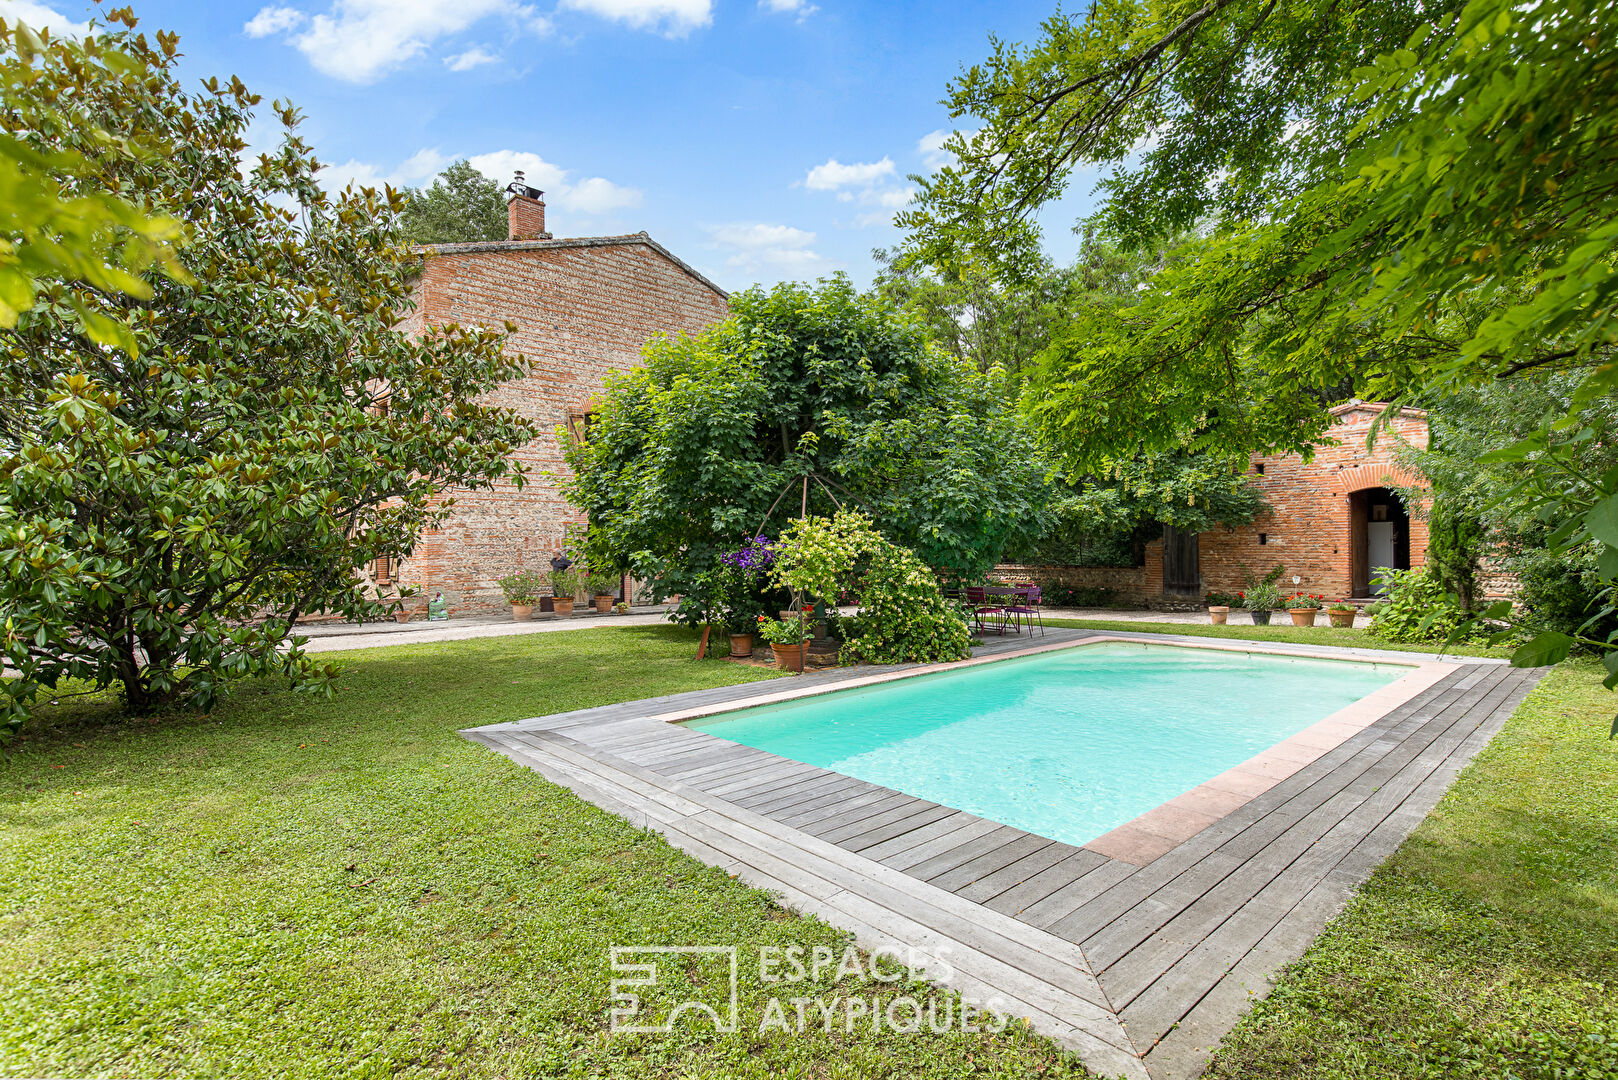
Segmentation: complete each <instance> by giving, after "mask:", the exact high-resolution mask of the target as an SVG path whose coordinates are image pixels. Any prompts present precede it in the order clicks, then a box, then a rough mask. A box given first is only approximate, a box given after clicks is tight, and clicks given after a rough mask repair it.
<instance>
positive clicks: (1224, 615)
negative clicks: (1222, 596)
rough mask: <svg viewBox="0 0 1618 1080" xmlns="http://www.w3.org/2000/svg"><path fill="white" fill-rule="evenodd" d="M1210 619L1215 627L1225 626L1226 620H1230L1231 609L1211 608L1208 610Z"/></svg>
mask: <svg viewBox="0 0 1618 1080" xmlns="http://www.w3.org/2000/svg"><path fill="white" fill-rule="evenodd" d="M1208 618H1209V619H1210V620H1212V622H1213V624H1214V625H1215V626H1224V625H1225V620H1226V619H1229V618H1230V608H1228V607H1211V608H1209V609H1208Z"/></svg>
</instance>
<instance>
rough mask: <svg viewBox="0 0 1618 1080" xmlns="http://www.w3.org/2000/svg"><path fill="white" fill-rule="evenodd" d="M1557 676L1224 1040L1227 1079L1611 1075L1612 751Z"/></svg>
mask: <svg viewBox="0 0 1618 1080" xmlns="http://www.w3.org/2000/svg"><path fill="white" fill-rule="evenodd" d="M1600 673H1601V669H1600V666H1599V665H1598V664H1596V663H1595V662H1594V661H1593V660H1588V659H1585V660H1574V661H1570V662H1569V663H1567V664H1564V665H1563V666H1561V667H1560V668H1558V669H1556V670H1555V671H1553V672H1551V673H1550V674H1549V675H1548V676H1547V677H1546V678H1545V679H1544V681H1542V682H1541V683H1540V685H1539V687H1538V688H1537V689H1536V690H1535V691H1534V692H1533V694H1532V695H1531V696H1530V697H1529V698H1528V700H1527V701H1526V702H1525V703H1524V704H1523V706H1522V707H1521V708H1519V709H1518V710H1517V712H1516V714H1515V715H1514V716H1513V717H1512V719H1511V720H1510V721H1509V722H1508V723H1507V725H1506V727H1505V729H1504V730H1503V731H1502V732H1501V733H1500V734H1499V735H1498V736H1496V737H1495V739H1494V740H1493V742H1491V743H1490V744H1489V746H1488V747H1486V748H1485V749H1484V751H1483V752H1482V753H1481V754H1480V755H1479V756H1478V757H1477V759H1476V760H1475V761H1474V762H1473V764H1472V765H1471V766H1470V767H1469V768H1468V769H1467V770H1466V771H1465V772H1464V773H1463V774H1462V775H1461V777H1460V778H1459V779H1458V780H1457V781H1456V783H1455V786H1454V787H1453V788H1451V790H1450V792H1449V794H1448V795H1446V796H1445V798H1444V800H1443V801H1442V802H1441V803H1440V804H1439V806H1438V807H1437V809H1436V810H1434V812H1433V813H1432V814H1431V815H1430V816H1429V817H1428V818H1427V820H1426V821H1424V822H1423V823H1422V824H1421V825H1420V826H1419V827H1418V828H1417V830H1416V832H1415V833H1414V834H1413V835H1412V836H1411V837H1410V839H1409V840H1408V841H1407V842H1406V843H1405V844H1404V846H1403V847H1402V848H1400V849H1399V851H1398V853H1397V854H1396V855H1394V856H1393V858H1392V859H1390V860H1389V861H1388V862H1387V863H1386V864H1384V865H1383V867H1382V868H1381V869H1380V870H1378V871H1377V873H1376V874H1375V875H1374V876H1373V877H1372V878H1371V880H1370V881H1369V883H1367V884H1366V886H1365V887H1364V888H1362V889H1361V890H1360V892H1359V894H1358V895H1357V896H1356V897H1355V899H1354V900H1353V901H1352V902H1351V903H1350V904H1349V906H1348V908H1347V910H1346V911H1345V912H1344V914H1343V915H1342V916H1341V917H1340V918H1339V919H1337V920H1336V921H1335V922H1334V923H1333V924H1332V925H1331V926H1330V927H1329V928H1328V930H1327V931H1326V933H1325V934H1324V935H1322V936H1321V937H1320V939H1319V940H1317V941H1316V943H1315V945H1314V946H1313V947H1312V948H1311V949H1310V950H1309V952H1308V953H1307V954H1306V955H1305V956H1304V957H1303V959H1302V960H1300V961H1299V962H1298V963H1297V964H1296V965H1294V966H1293V968H1292V969H1291V970H1289V971H1288V972H1287V974H1286V975H1285V976H1284V977H1283V978H1282V979H1281V980H1280V982H1279V984H1278V985H1277V986H1276V988H1275V990H1274V992H1273V993H1272V994H1271V995H1270V997H1269V998H1268V999H1267V1000H1266V1001H1264V1002H1263V1003H1261V1004H1260V1005H1259V1006H1258V1007H1257V1008H1256V1009H1255V1010H1254V1011H1253V1012H1252V1013H1251V1014H1250V1015H1249V1016H1248V1017H1247V1018H1246V1019H1244V1020H1243V1021H1242V1022H1241V1023H1240V1024H1239V1025H1238V1026H1237V1028H1236V1029H1235V1030H1234V1031H1233V1032H1232V1033H1231V1035H1230V1036H1229V1037H1227V1039H1226V1040H1225V1045H1224V1048H1223V1049H1222V1050H1221V1051H1220V1052H1219V1053H1218V1055H1217V1056H1216V1058H1215V1063H1214V1066H1213V1067H1212V1069H1211V1070H1210V1072H1209V1075H1210V1076H1211V1077H1216V1078H1221V1080H1235V1078H1241V1080H1281V1078H1283V1077H1285V1078H1288V1080H1290V1078H1293V1077H1300V1076H1308V1077H1331V1078H1355V1080H1359V1078H1364V1080H1373V1078H1374V1080H1387V1078H1406V1077H1409V1078H1416V1077H1421V1078H1428V1077H1444V1078H1449V1077H1455V1078H1463V1077H1477V1078H1485V1077H1487V1078H1494V1077H1502V1078H1507V1077H1509V1078H1519V1080H1573V1078H1579V1080H1610V1078H1614V1077H1618V742H1611V741H1608V740H1607V732H1608V728H1609V726H1610V724H1611V720H1612V714H1613V711H1614V709H1615V707H1618V706H1615V704H1614V702H1615V699H1614V695H1612V694H1611V693H1608V692H1607V691H1605V690H1603V689H1602V687H1601V685H1600V678H1601V674H1600Z"/></svg>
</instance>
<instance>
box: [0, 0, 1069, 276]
mask: <svg viewBox="0 0 1618 1080" xmlns="http://www.w3.org/2000/svg"><path fill="white" fill-rule="evenodd" d="M134 2H135V10H136V14H137V15H139V16H140V18H141V20H142V26H143V28H146V29H155V28H158V27H162V28H167V29H171V30H175V31H178V32H179V34H180V36H181V48H182V50H183V52H184V53H185V60H184V65H183V68H182V72H183V74H185V75H187V76H192V77H197V78H201V77H204V76H207V75H214V74H217V75H221V76H224V75H230V74H237V75H240V76H241V77H242V78H243V80H244V81H246V82H247V84H248V85H249V86H251V87H252V88H253V89H254V90H256V91H258V92H259V93H261V94H263V95H264V97H265V101H266V108H265V109H264V110H263V112H264V113H265V114H266V115H268V109H267V104H268V102H269V101H270V100H271V99H274V98H277V97H285V98H290V99H292V100H293V101H294V102H296V103H297V104H298V105H299V106H301V107H302V109H303V111H304V113H305V114H306V116H307V118H308V119H307V122H306V124H305V127H304V134H305V137H306V138H307V139H308V140H309V141H310V142H311V143H312V144H313V145H314V146H315V148H316V150H317V152H318V153H319V155H320V156H321V158H322V160H324V161H326V162H329V163H331V165H332V169H331V178H332V179H334V180H338V181H341V180H344V179H348V178H353V179H359V180H363V181H367V182H378V181H382V180H388V181H391V182H394V183H410V184H419V183H422V182H424V181H426V180H428V179H429V178H430V177H431V176H432V175H433V174H434V173H435V172H436V171H437V169H438V168H441V167H442V166H443V165H444V164H447V163H448V162H450V161H452V160H454V159H456V158H459V157H469V158H472V159H473V162H474V164H476V165H478V166H479V168H480V169H483V170H484V171H485V172H489V173H490V174H491V175H493V176H494V177H495V178H496V179H498V180H499V181H500V182H501V183H502V184H504V183H505V182H506V181H507V180H509V179H510V171H511V169H513V168H517V167H526V170H527V172H528V179H529V182H530V183H533V184H535V185H536V186H538V187H541V188H544V189H545V190H546V192H547V194H546V203H547V216H548V224H549V227H550V229H551V231H552V232H553V233H554V234H556V235H558V236H596V235H604V234H610V233H620V232H637V231H639V230H641V229H645V230H646V231H647V232H649V233H651V234H652V236H654V237H656V238H657V239H658V240H660V241H662V242H663V243H664V244H665V245H666V246H668V247H669V248H670V249H672V250H673V251H674V252H675V253H676V254H678V255H680V256H681V257H682V258H684V259H685V260H687V261H688V262H690V263H692V264H693V265H694V266H696V267H697V268H698V269H700V270H702V271H703V272H704V273H707V274H708V275H709V276H711V277H713V278H714V279H715V280H716V281H718V282H719V283H720V284H721V285H724V286H725V287H727V288H732V289H734V288H740V287H743V286H745V285H748V284H750V283H752V282H754V281H763V282H774V281H779V280H783V279H796V278H811V277H815V276H818V275H820V274H824V273H827V272H830V271H832V270H838V269H841V270H846V271H847V272H848V273H850V274H851V275H852V276H853V277H854V279H855V280H856V281H857V282H858V283H860V284H862V285H863V284H866V283H867V282H868V281H869V280H870V277H871V273H872V270H873V263H872V260H871V258H870V251H871V249H872V248H873V247H878V246H888V245H891V244H893V243H894V242H895V241H896V240H897V239H898V238H899V233H898V231H897V230H896V229H894V228H893V226H892V224H891V219H892V216H893V213H894V210H895V208H896V207H897V206H899V205H901V204H902V203H903V202H904V201H905V199H906V198H907V197H908V194H909V191H910V189H911V185H910V183H909V182H908V181H907V180H906V175H907V174H909V173H914V172H925V171H929V170H930V168H931V167H932V166H933V165H935V164H936V163H937V161H938V156H937V153H936V151H935V150H933V149H931V148H932V147H935V146H936V142H937V140H938V139H939V137H940V136H941V134H942V133H944V132H946V131H947V130H948V129H949V128H950V127H951V126H952V125H951V122H950V120H949V117H948V115H947V113H946V112H945V110H944V108H943V107H942V106H940V105H939V104H938V100H939V99H940V98H941V97H942V96H943V94H944V90H945V84H946V83H947V82H948V80H949V79H950V78H951V77H952V76H953V75H954V74H955V73H956V72H957V71H958V70H959V68H960V66H961V65H962V64H963V63H971V62H974V61H977V60H979V59H981V58H982V57H983V56H984V55H985V54H986V53H987V51H988V36H989V34H990V33H991V32H992V33H996V34H999V35H1001V36H1003V37H1006V38H1008V39H1011V40H1024V41H1026V40H1029V39H1031V38H1032V37H1033V36H1034V35H1035V34H1036V33H1037V29H1038V25H1039V22H1040V20H1041V19H1043V18H1045V17H1047V16H1048V15H1049V14H1050V13H1051V11H1052V10H1054V3H1053V0H1035V2H1022V0H1000V2H995V3H978V2H960V3H950V4H936V5H929V4H919V3H896V2H890V3H855V2H852V0H539V2H537V3H527V2H525V0H453V2H435V0H270V2H269V3H264V2H260V0H255V2H249V3H236V2H229V0H224V2H193V0H181V2H162V3H159V2H144V3H143V2H140V0H134ZM88 10H89V9H88V7H87V6H85V4H84V3H83V2H82V0H0V14H10V15H20V16H21V17H22V18H24V19H25V20H28V21H30V22H35V23H38V22H47V21H54V22H57V23H58V25H60V24H61V23H63V22H65V21H71V20H82V19H83V18H85V17H86V15H87V13H88ZM271 137H273V128H272V127H270V126H269V125H268V124H266V126H265V128H264V130H263V131H262V132H255V138H256V139H264V140H266V141H268V140H269V139H270V138H271ZM1093 182H1094V176H1093V175H1091V176H1088V177H1086V178H1084V179H1082V180H1081V181H1080V182H1079V183H1077V184H1076V185H1075V188H1074V190H1073V191H1072V192H1070V194H1069V196H1068V197H1067V198H1066V199H1065V200H1064V201H1063V203H1062V204H1061V205H1059V206H1056V207H1054V208H1053V209H1052V210H1051V211H1049V212H1048V213H1047V214H1046V215H1045V218H1044V220H1045V222H1046V225H1047V228H1046V236H1047V246H1048V247H1049V249H1050V251H1051V253H1052V254H1053V255H1054V256H1056V257H1057V258H1058V259H1064V260H1065V259H1067V258H1070V257H1071V255H1072V253H1073V251H1074V249H1075V247H1076V242H1075V241H1074V239H1073V238H1072V237H1071V235H1070V233H1069V229H1070V227H1071V225H1072V223H1073V221H1074V220H1075V218H1076V217H1077V216H1079V215H1080V214H1081V213H1083V212H1084V211H1085V210H1086V209H1087V208H1088V206H1089V205H1090V203H1091V199H1090V195H1089V193H1090V189H1091V187H1092V185H1093Z"/></svg>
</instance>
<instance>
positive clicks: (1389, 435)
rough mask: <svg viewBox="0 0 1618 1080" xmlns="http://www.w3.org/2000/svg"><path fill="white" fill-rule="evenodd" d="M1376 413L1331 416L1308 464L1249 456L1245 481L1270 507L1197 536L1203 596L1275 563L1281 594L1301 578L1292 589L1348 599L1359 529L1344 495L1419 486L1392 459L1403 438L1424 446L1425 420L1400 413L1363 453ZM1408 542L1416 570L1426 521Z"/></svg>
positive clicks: (1350, 409) (1348, 408)
mask: <svg viewBox="0 0 1618 1080" xmlns="http://www.w3.org/2000/svg"><path fill="white" fill-rule="evenodd" d="M1381 409H1382V406H1380V405H1373V404H1365V405H1345V406H1339V407H1338V408H1336V409H1334V410H1332V411H1333V413H1334V414H1335V416H1334V421H1333V424H1332V427H1331V430H1330V433H1329V438H1330V440H1331V442H1330V443H1329V444H1325V445H1322V446H1320V447H1319V448H1318V449H1317V450H1316V451H1315V455H1314V459H1313V460H1312V461H1309V462H1305V461H1304V460H1303V459H1302V458H1301V457H1300V456H1298V455H1296V454H1285V455H1271V456H1268V457H1254V459H1253V471H1252V474H1251V475H1252V476H1253V478H1254V480H1256V481H1257V482H1258V484H1259V486H1260V487H1261V488H1263V490H1264V494H1265V498H1267V499H1268V500H1269V502H1270V505H1271V506H1272V507H1273V508H1274V509H1273V511H1272V512H1271V513H1268V514H1265V515H1264V516H1262V517H1260V518H1259V519H1258V520H1256V521H1254V522H1253V523H1252V524H1251V525H1245V526H1242V527H1241V528H1237V529H1216V530H1214V531H1212V532H1206V533H1203V534H1201V536H1200V537H1199V538H1198V546H1199V555H1200V558H1201V566H1202V583H1203V588H1204V589H1205V590H1208V589H1214V590H1219V591H1221V592H1234V591H1235V590H1237V589H1240V588H1241V587H1242V584H1243V567H1244V566H1245V567H1246V568H1247V569H1248V570H1251V571H1253V572H1254V573H1255V574H1260V575H1261V574H1263V573H1264V572H1265V571H1267V570H1269V569H1270V568H1271V567H1273V566H1274V565H1275V564H1276V563H1281V564H1283V565H1285V567H1286V571H1285V573H1284V574H1283V576H1282V578H1281V581H1280V586H1281V589H1282V591H1283V593H1286V592H1290V591H1292V589H1293V588H1294V586H1293V583H1292V578H1293V575H1297V576H1298V577H1301V578H1302V579H1303V580H1302V582H1301V584H1299V585H1297V586H1296V588H1298V589H1302V590H1304V591H1306V592H1314V593H1323V594H1324V595H1325V596H1326V597H1327V598H1328V599H1330V600H1335V599H1339V598H1342V597H1347V596H1349V595H1351V593H1352V592H1353V591H1354V590H1353V567H1352V565H1351V559H1352V554H1353V548H1354V540H1353V538H1354V536H1355V535H1356V533H1357V531H1358V530H1360V529H1363V527H1364V520H1363V518H1361V517H1359V516H1358V515H1357V514H1356V512H1355V506H1354V503H1355V500H1353V499H1351V498H1350V496H1351V495H1352V494H1353V493H1354V492H1357V491H1365V490H1366V489H1369V488H1380V487H1404V486H1409V485H1416V484H1419V483H1421V481H1420V480H1419V478H1418V477H1416V476H1414V475H1412V474H1411V473H1409V472H1408V471H1406V470H1404V469H1402V468H1400V467H1399V466H1397V465H1396V464H1395V463H1394V460H1393V458H1394V450H1395V447H1396V446H1397V445H1398V444H1399V442H1400V441H1401V440H1403V441H1407V442H1409V443H1411V444H1412V445H1415V446H1417V447H1423V448H1425V447H1426V445H1427V437H1428V432H1427V417H1426V414H1425V413H1423V412H1421V411H1419V410H1416V409H1405V410H1402V411H1401V413H1400V415H1399V416H1398V417H1397V418H1396V419H1394V420H1392V421H1391V422H1390V423H1388V424H1386V425H1384V426H1383V428H1382V430H1381V432H1380V433H1379V434H1378V436H1377V442H1376V448H1375V449H1374V450H1369V451H1368V450H1367V449H1366V447H1365V437H1366V433H1367V431H1368V430H1369V428H1370V424H1371V422H1372V421H1373V420H1374V419H1375V418H1376V417H1377V415H1378V414H1379V413H1380V411H1381ZM1260 466H1262V468H1263V472H1262V475H1260V473H1259V468H1260ZM1260 534H1263V536H1264V540H1265V542H1264V543H1263V544H1260V543H1259V536H1260ZM1409 542H1410V565H1411V566H1412V567H1416V566H1420V565H1421V564H1422V562H1423V561H1424V559H1425V556H1426V552H1427V523H1426V522H1425V521H1424V520H1419V519H1414V518H1413V519H1412V520H1411V522H1410V526H1409Z"/></svg>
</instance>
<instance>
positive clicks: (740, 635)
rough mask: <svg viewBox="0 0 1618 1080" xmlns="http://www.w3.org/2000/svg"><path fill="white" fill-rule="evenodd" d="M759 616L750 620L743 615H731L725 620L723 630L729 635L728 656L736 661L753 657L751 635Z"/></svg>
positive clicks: (756, 625)
mask: <svg viewBox="0 0 1618 1080" xmlns="http://www.w3.org/2000/svg"><path fill="white" fill-rule="evenodd" d="M760 617H761V616H755V617H753V618H751V619H749V618H747V617H746V616H743V615H732V616H731V617H730V618H728V619H726V620H725V630H726V631H727V632H728V633H729V634H730V655H731V656H734V657H736V658H737V659H738V660H740V659H742V658H744V657H748V656H752V655H753V633H754V631H755V630H756V629H757V628H758V620H759V618H760Z"/></svg>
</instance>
